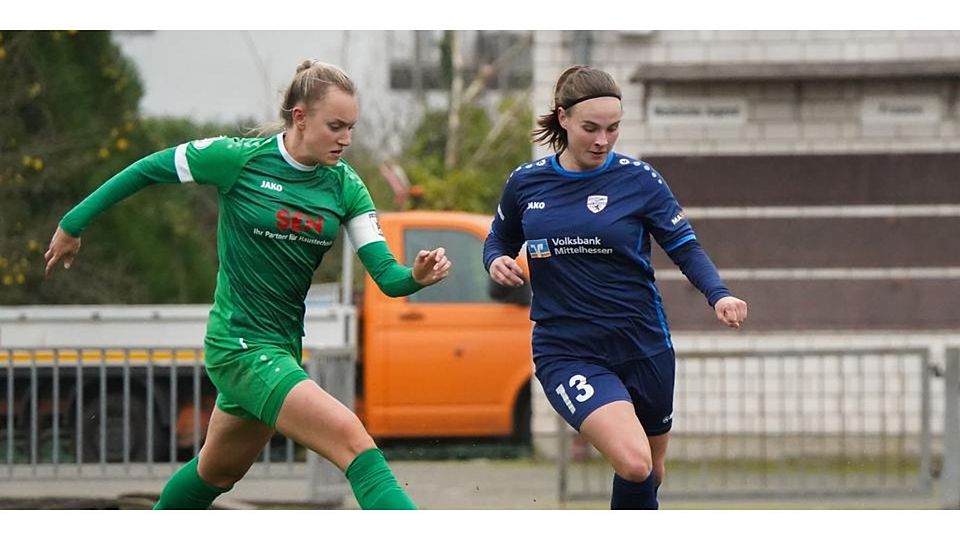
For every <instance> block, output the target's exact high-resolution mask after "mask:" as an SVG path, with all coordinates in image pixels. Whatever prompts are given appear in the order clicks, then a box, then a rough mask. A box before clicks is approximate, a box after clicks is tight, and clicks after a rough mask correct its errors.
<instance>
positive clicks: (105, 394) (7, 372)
mask: <svg viewBox="0 0 960 540" xmlns="http://www.w3.org/2000/svg"><path fill="white" fill-rule="evenodd" d="M355 354H356V353H355V350H353V349H350V348H333V349H308V350H305V351H304V367H305V368H306V369H307V371H308V372H309V373H310V375H311V377H312V378H313V379H314V380H316V381H317V382H318V384H320V385H321V386H322V387H323V388H324V389H325V390H327V392H329V393H330V394H332V395H333V396H334V397H336V398H337V399H339V400H340V401H342V402H343V403H345V404H346V405H347V406H348V407H350V408H352V407H353V401H354V393H355V374H354V370H355ZM202 356H203V353H202V351H201V350H196V349H116V348H110V349H107V348H102V349H83V350H62V349H57V350H40V349H17V350H12V349H7V350H0V482H2V481H13V482H24V481H45V480H53V481H57V480H78V479H89V480H94V481H96V480H116V479H128V480H129V479H143V480H149V479H156V480H158V481H161V484H158V489H159V487H160V485H162V480H163V479H166V478H167V477H168V476H169V475H170V474H171V473H172V472H173V471H175V470H176V469H177V468H179V467H180V465H182V463H183V462H184V461H186V460H189V459H191V458H192V457H193V456H194V455H195V454H196V453H197V452H198V451H199V449H200V446H201V445H202V443H203V437H204V434H205V429H206V424H207V421H208V419H209V415H210V413H211V412H212V410H213V406H214V401H215V397H216V390H215V389H214V388H213V386H212V385H211V384H210V382H209V380H208V379H207V377H206V375H205V373H204V367H203V358H202ZM247 477H248V478H267V477H268V478H271V479H297V478H300V479H303V481H304V482H305V483H306V484H307V486H306V487H307V489H306V493H307V496H308V499H309V501H310V502H314V503H322V504H329V503H337V502H339V501H340V500H342V497H343V496H344V495H346V494H348V493H349V486H348V485H347V483H346V480H345V478H344V477H343V474H342V473H341V472H340V471H339V470H338V469H337V468H336V467H334V466H333V465H332V464H330V463H329V462H327V461H326V460H324V459H321V458H319V456H317V455H316V454H314V453H313V452H310V451H307V450H306V449H305V448H303V447H301V446H300V445H298V444H295V443H294V442H293V441H291V440H289V439H287V438H285V437H283V436H282V435H277V436H275V437H274V438H273V439H272V440H271V441H270V442H269V443H268V444H267V446H266V447H265V448H264V449H263V451H262V452H261V454H260V456H259V458H258V461H257V463H256V464H255V465H254V467H252V468H251V470H250V472H249V473H248V474H247Z"/></svg>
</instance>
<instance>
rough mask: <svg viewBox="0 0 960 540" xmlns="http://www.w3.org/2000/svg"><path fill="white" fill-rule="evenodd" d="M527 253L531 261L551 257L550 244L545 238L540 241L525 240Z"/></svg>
mask: <svg viewBox="0 0 960 540" xmlns="http://www.w3.org/2000/svg"><path fill="white" fill-rule="evenodd" d="M527 253H528V254H529V255H530V258H531V259H546V258H547V257H549V256H550V255H551V253H550V244H549V243H547V239H546V238H541V239H540V240H527Z"/></svg>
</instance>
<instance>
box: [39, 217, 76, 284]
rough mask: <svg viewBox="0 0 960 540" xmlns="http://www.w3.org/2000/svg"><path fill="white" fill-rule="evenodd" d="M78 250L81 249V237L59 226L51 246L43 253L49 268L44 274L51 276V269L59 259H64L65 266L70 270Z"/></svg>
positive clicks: (51, 240)
mask: <svg viewBox="0 0 960 540" xmlns="http://www.w3.org/2000/svg"><path fill="white" fill-rule="evenodd" d="M78 251H80V237H79V236H73V235H71V234H70V233H68V232H67V231H65V230H63V229H62V228H60V227H57V231H56V232H55V233H53V238H51V239H50V247H48V248H47V252H46V253H44V254H43V258H44V259H45V260H46V261H47V269H46V271H45V272H44V274H45V275H47V276H49V275H50V271H52V270H53V268H54V267H55V266H56V265H57V262H58V261H63V268H64V269H66V270H69V269H70V265H71V264H73V258H74V257H76V256H77V252H78Z"/></svg>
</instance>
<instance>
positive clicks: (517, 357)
mask: <svg viewBox="0 0 960 540" xmlns="http://www.w3.org/2000/svg"><path fill="white" fill-rule="evenodd" d="M489 223H490V218H488V217H482V216H475V215H472V214H462V213H446V212H406V213H400V214H385V215H383V216H382V217H381V224H382V226H383V229H384V232H385V234H386V235H387V236H388V242H389V243H390V246H391V248H392V249H393V250H394V253H396V254H398V256H399V255H400V254H402V255H403V261H404V263H405V264H411V261H412V260H413V258H414V257H415V256H416V253H417V251H419V250H420V249H430V248H433V247H435V246H443V247H445V248H446V250H447V254H448V256H449V257H450V259H451V260H452V261H453V268H452V271H451V273H450V275H449V276H448V277H447V278H446V279H445V280H444V281H443V282H441V283H439V284H437V285H434V286H432V287H428V288H426V289H423V290H421V291H420V292H418V293H416V294H414V295H411V296H410V297H407V298H386V297H384V296H383V295H382V294H381V293H380V292H379V291H376V290H375V289H376V286H375V285H374V284H373V283H372V282H370V281H369V278H368V282H367V288H368V291H367V292H368V293H369V292H370V291H371V289H370V287H373V289H372V290H373V292H374V293H375V294H376V295H378V296H379V298H378V299H373V298H371V297H370V296H369V295H368V296H367V297H368V298H370V300H371V301H370V302H369V303H366V304H365V306H364V309H365V310H368V311H367V312H366V315H365V325H366V327H365V336H366V339H367V340H368V341H367V342H366V349H365V358H364V363H365V364H364V374H365V385H366V386H365V399H366V409H365V416H366V418H365V420H366V422H367V427H368V429H369V430H370V432H371V433H372V434H373V435H374V436H379V437H418V436H435V437H455V436H502V435H510V434H511V433H512V431H513V427H514V426H513V422H514V419H513V415H514V408H515V401H516V399H517V397H518V395H521V394H523V392H522V390H523V389H524V388H527V387H528V386H529V379H530V376H531V374H532V361H531V354H530V330H531V323H530V320H529V317H528V308H527V307H526V306H519V305H511V304H504V303H498V302H496V301H494V300H492V299H491V298H490V295H489V277H488V276H487V274H486V273H485V272H484V270H483V265H482V246H483V240H484V238H485V237H486V234H487V228H488V227H489ZM374 310H375V311H376V313H374ZM526 399H528V398H526Z"/></svg>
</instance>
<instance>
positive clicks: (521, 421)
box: [510, 381, 533, 446]
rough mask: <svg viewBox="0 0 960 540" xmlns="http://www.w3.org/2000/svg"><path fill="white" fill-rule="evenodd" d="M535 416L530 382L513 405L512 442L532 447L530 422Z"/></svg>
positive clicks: (522, 389) (521, 390)
mask: <svg viewBox="0 0 960 540" xmlns="http://www.w3.org/2000/svg"><path fill="white" fill-rule="evenodd" d="M531 416H533V407H532V404H531V401H530V381H527V384H525V385H524V386H523V388H521V389H520V392H518V393H517V400H516V401H515V402H514V403H513V435H512V436H511V437H510V440H511V442H512V443H514V444H518V445H521V446H530V444H531V443H532V441H533V434H532V432H531V428H530V420H531Z"/></svg>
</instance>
